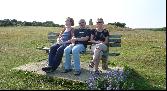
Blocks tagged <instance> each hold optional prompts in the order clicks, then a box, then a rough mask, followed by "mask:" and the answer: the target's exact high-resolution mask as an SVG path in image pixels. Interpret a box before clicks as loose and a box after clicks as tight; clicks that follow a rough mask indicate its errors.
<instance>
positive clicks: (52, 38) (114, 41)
mask: <svg viewBox="0 0 167 91" xmlns="http://www.w3.org/2000/svg"><path fill="white" fill-rule="evenodd" d="M58 36H59V33H56V32H49V33H48V41H49V42H50V43H51V44H53V43H55V42H56V41H57V37H58ZM121 37H122V35H109V46H110V47H121Z"/></svg>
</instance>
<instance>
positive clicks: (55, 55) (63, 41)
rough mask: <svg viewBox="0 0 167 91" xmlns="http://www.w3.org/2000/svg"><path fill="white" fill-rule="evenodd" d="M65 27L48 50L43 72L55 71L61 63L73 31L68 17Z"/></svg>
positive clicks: (71, 22) (72, 22)
mask: <svg viewBox="0 0 167 91" xmlns="http://www.w3.org/2000/svg"><path fill="white" fill-rule="evenodd" d="M65 25H66V27H65V28H64V29H63V30H62V31H61V33H60V35H59V37H58V39H57V40H58V42H57V43H56V44H55V45H53V46H52V47H51V48H50V52H49V58H48V60H49V63H48V67H44V68H42V70H43V71H45V72H53V71H55V70H56V69H57V68H58V66H59V65H60V63H61V60H62V57H63V53H64V49H65V48H66V47H67V46H68V45H69V44H70V43H71V38H72V36H73V33H74V29H73V28H72V27H71V26H73V25H74V20H73V18H70V17H68V18H67V19H66V21H65Z"/></svg>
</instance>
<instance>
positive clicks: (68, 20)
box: [65, 17, 74, 26]
mask: <svg viewBox="0 0 167 91" xmlns="http://www.w3.org/2000/svg"><path fill="white" fill-rule="evenodd" d="M65 25H66V26H74V20H73V18H70V17H67V19H66V21H65Z"/></svg>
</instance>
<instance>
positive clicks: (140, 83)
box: [127, 69, 164, 90]
mask: <svg viewBox="0 0 167 91" xmlns="http://www.w3.org/2000/svg"><path fill="white" fill-rule="evenodd" d="M127 81H128V84H130V83H133V89H135V90H163V89H164V88H161V87H155V86H152V85H151V84H150V82H149V80H147V79H146V78H144V77H142V76H141V75H140V74H139V73H137V72H136V71H135V70H134V69H130V75H129V76H128V77H127Z"/></svg>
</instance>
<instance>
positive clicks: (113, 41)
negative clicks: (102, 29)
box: [108, 35, 122, 47]
mask: <svg viewBox="0 0 167 91" xmlns="http://www.w3.org/2000/svg"><path fill="white" fill-rule="evenodd" d="M121 37H122V35H109V39H108V41H109V46H110V47H121Z"/></svg>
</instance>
